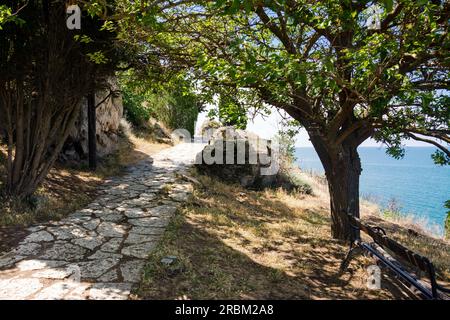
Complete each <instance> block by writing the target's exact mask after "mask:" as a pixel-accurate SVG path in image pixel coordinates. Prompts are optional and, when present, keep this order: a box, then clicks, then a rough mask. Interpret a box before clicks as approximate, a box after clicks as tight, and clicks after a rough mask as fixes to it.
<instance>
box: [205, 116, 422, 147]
mask: <svg viewBox="0 0 450 320" xmlns="http://www.w3.org/2000/svg"><path fill="white" fill-rule="evenodd" d="M208 110H209V109H207V110H206V111H204V112H202V113H201V114H200V115H199V117H198V120H197V126H196V132H198V131H199V129H200V127H201V125H202V124H203V122H204V121H205V120H206V114H207V113H208ZM280 120H281V116H280V115H279V114H278V112H276V111H275V110H273V112H272V114H271V115H270V116H268V117H264V118H263V117H261V116H260V115H258V116H256V117H255V119H254V121H249V123H248V124H247V130H249V131H251V132H254V133H256V134H257V135H259V136H260V137H261V138H264V139H271V138H273V136H274V135H275V134H276V133H277V131H278V127H279V121H280ZM405 145H407V146H417V147H420V146H430V145H429V144H427V143H424V142H420V141H413V140H408V141H405ZM362 146H364V147H380V146H381V144H380V143H377V142H376V141H374V140H372V139H369V140H366V141H365V142H364V143H363V144H362ZM296 147H312V144H311V142H310V141H309V137H308V134H307V133H306V131H305V130H304V129H302V130H301V132H300V134H299V135H298V136H297V137H296Z"/></svg>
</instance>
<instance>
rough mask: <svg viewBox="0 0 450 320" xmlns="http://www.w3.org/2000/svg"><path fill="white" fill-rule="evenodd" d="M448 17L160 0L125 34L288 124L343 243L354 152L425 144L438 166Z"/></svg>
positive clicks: (377, 5) (445, 138)
mask: <svg viewBox="0 0 450 320" xmlns="http://www.w3.org/2000/svg"><path fill="white" fill-rule="evenodd" d="M150 11H151V12H152V13H153V18H150V15H149V12H150ZM449 14H450V4H449V3H448V2H440V1H431V2H429V1H423V0H399V1H396V2H394V1H388V0H384V1H367V0H360V1H352V0H339V1H338V0H328V1H316V0H314V1H313V0H304V1H294V0H278V1H259V0H258V1H256V0H255V1H253V0H246V1H240V0H221V1H181V0H180V1H161V2H159V4H158V6H157V7H156V8H155V7H152V8H151V9H148V10H144V11H142V20H141V21H140V25H141V28H136V29H135V30H128V31H127V32H129V33H132V34H133V41H135V42H139V41H144V42H147V43H151V44H152V46H151V47H152V49H151V52H153V53H156V54H157V56H158V59H159V61H164V62H166V61H172V65H174V63H175V62H176V63H177V64H176V65H177V67H179V68H180V67H181V66H184V67H186V68H188V70H192V73H193V74H194V75H195V76H196V77H197V78H198V79H201V83H202V85H203V89H204V90H207V89H208V88H211V89H212V88H213V87H215V86H223V87H231V88H241V89H242V88H245V89H246V90H251V91H252V92H255V93H256V94H257V95H258V97H259V98H260V99H261V101H263V102H265V103H267V104H270V105H272V106H275V107H277V108H280V109H284V110H285V111H286V112H287V113H288V114H289V115H290V116H291V117H292V118H293V119H295V120H297V121H298V122H299V123H300V124H301V125H302V126H303V127H304V128H305V129H306V131H307V132H308V134H309V137H310V140H311V142H312V144H313V145H314V148H315V149H316V151H317V153H318V155H319V157H320V159H321V162H322V164H323V166H324V168H325V172H326V176H327V180H328V185H329V190H330V196H331V197H330V202H331V218H332V219H331V220H332V228H331V229H332V235H333V236H334V237H335V238H338V239H348V238H351V237H354V236H357V234H356V231H354V230H352V228H351V226H350V224H349V222H348V219H347V214H352V215H354V216H359V176H360V174H361V162H360V158H359V155H358V151H357V148H358V146H359V145H360V144H361V143H362V142H364V141H365V140H367V139H368V138H370V137H372V138H375V139H376V140H378V141H381V142H384V143H385V144H386V145H387V146H388V149H387V150H388V152H389V153H390V154H391V155H392V156H394V157H401V156H402V155H403V153H404V151H403V149H402V144H401V141H402V139H414V140H419V141H425V142H428V143H431V144H433V145H434V146H436V147H437V148H438V149H439V151H438V152H437V153H436V154H435V155H434V157H435V160H437V161H438V162H440V163H442V164H444V163H448V160H449V156H450V152H449V150H448V143H450V138H449V133H450V132H449V128H448V125H449V119H450V114H449V113H450V109H449V108H448V106H449V105H450V98H449V95H448V88H449V83H450V81H449V63H450V58H449V52H450V50H449V49H450V41H449V34H448V21H449V18H450V16H449ZM155 16H156V17H157V18H155ZM144 47H148V45H145V46H144ZM164 65H167V63H165V64H164Z"/></svg>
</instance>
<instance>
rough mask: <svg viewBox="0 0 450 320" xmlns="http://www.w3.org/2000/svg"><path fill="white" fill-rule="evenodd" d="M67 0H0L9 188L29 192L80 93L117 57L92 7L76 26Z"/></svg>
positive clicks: (1, 97) (1, 105)
mask: <svg viewBox="0 0 450 320" xmlns="http://www.w3.org/2000/svg"><path fill="white" fill-rule="evenodd" d="M94 3H95V1H94V2H91V6H92V5H93V4H94ZM65 5H66V1H62V0H60V1H49V0H42V1H22V0H16V1H8V2H7V4H1V5H0V17H1V18H0V26H1V30H0V69H1V70H2V72H1V73H0V128H1V129H3V130H2V131H4V133H5V134H6V140H7V168H6V169H7V173H8V174H7V181H6V190H5V191H6V193H7V195H9V196H17V197H19V198H25V197H28V196H30V195H31V194H33V192H34V191H35V190H36V188H37V187H38V186H39V184H40V183H41V182H42V181H43V179H44V178H45V176H46V175H47V173H48V171H49V170H50V168H51V167H52V165H53V163H54V161H55V159H56V158H57V156H58V154H59V152H60V150H61V148H62V146H63V144H64V142H65V140H66V138H67V136H68V134H69V131H70V130H71V128H72V126H73V124H74V122H75V120H76V119H77V117H78V114H79V112H80V107H81V105H82V104H81V102H82V99H83V97H84V96H86V95H87V94H89V93H92V92H94V91H95V90H96V88H99V87H101V86H103V85H104V83H105V79H106V77H107V76H109V75H110V74H111V73H112V71H113V70H114V69H113V66H114V65H115V63H116V62H117V60H118V59H119V57H120V54H119V53H120V51H119V50H118V48H116V47H115V46H114V41H113V39H114V37H115V36H114V32H111V30H108V28H106V27H105V24H104V21H100V20H99V19H98V18H97V16H96V15H95V12H92V11H90V10H89V11H86V10H85V11H84V15H83V19H82V21H83V23H82V30H80V31H77V30H74V31H71V30H68V28H67V27H66V15H65ZM89 8H90V7H88V8H87V9H89ZM5 17H6V18H5Z"/></svg>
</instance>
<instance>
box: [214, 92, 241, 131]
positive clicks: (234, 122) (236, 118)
mask: <svg viewBox="0 0 450 320" xmlns="http://www.w3.org/2000/svg"><path fill="white" fill-rule="evenodd" d="M218 109H219V112H218V116H219V120H220V122H222V123H223V124H224V125H226V126H234V127H236V128H237V129H243V130H245V128H246V127H247V121H248V117H247V110H246V109H245V108H244V107H243V106H242V105H241V104H240V103H239V101H237V99H236V98H233V97H231V96H229V95H225V94H221V95H220V99H219V105H218Z"/></svg>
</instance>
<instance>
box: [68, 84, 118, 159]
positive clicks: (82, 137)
mask: <svg viewBox="0 0 450 320" xmlns="http://www.w3.org/2000/svg"><path fill="white" fill-rule="evenodd" d="M110 90H112V91H115V90H118V85H117V83H116V82H115V81H114V80H110V89H109V90H103V91H99V92H97V93H96V95H95V103H96V104H98V103H100V102H101V101H103V100H104V99H105V98H106V97H107V96H108V95H109V94H110ZM96 111H97V132H96V133H97V134H96V136H97V155H98V156H99V157H104V156H106V155H108V154H110V153H112V152H114V151H115V150H116V147H117V142H118V135H119V130H120V120H121V119H122V116H123V105H122V97H121V96H120V95H118V94H111V95H110V96H109V98H107V99H106V100H105V101H104V102H103V103H102V104H101V105H100V106H98V107H97V110H96ZM87 156H88V116H87V100H86V99H84V100H83V105H82V108H81V111H80V115H79V117H78V120H77V122H76V124H75V126H74V128H73V129H72V131H71V133H70V135H69V137H68V139H67V141H66V143H65V145H64V148H63V150H62V153H61V157H60V158H61V160H63V161H64V160H76V161H78V160H82V159H86V158H87Z"/></svg>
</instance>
